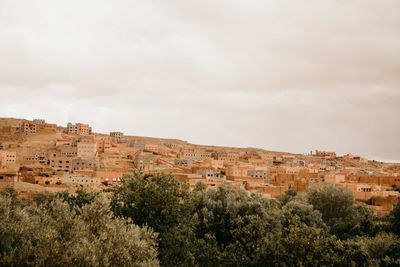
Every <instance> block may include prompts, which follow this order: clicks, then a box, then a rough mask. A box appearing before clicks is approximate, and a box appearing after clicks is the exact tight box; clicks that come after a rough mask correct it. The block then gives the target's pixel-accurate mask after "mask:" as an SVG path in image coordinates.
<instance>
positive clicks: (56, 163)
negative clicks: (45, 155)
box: [49, 157, 72, 172]
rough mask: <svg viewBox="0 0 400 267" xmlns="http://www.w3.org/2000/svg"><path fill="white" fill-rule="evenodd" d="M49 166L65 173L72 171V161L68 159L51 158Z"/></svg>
mask: <svg viewBox="0 0 400 267" xmlns="http://www.w3.org/2000/svg"><path fill="white" fill-rule="evenodd" d="M49 165H50V167H51V168H52V169H54V170H57V171H63V172H70V171H71V169H72V167H71V166H72V159H71V158H66V157H51V158H50V159H49Z"/></svg>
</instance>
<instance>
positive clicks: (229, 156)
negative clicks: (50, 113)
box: [0, 118, 400, 215]
mask: <svg viewBox="0 0 400 267" xmlns="http://www.w3.org/2000/svg"><path fill="white" fill-rule="evenodd" d="M132 170H141V171H142V172H144V173H145V174H150V175H151V174H153V173H158V172H161V173H168V174H169V173H170V174H172V175H173V176H174V177H175V179H177V180H179V181H181V182H185V183H187V184H188V186H189V190H192V189H193V188H194V187H195V185H196V184H197V183H198V182H203V183H204V184H205V185H206V186H207V188H215V187H216V186H218V185H219V184H221V183H226V184H229V185H231V186H232V188H234V189H245V190H247V191H248V192H259V193H261V194H262V195H264V196H265V197H268V198H276V197H278V196H280V195H283V194H284V193H285V192H286V191H288V190H296V191H305V190H306V189H307V188H308V187H309V186H310V185H311V184H313V183H323V182H325V183H333V184H336V185H337V186H343V187H345V188H347V189H349V190H351V191H352V192H353V193H354V196H355V199H356V201H357V202H358V203H359V204H361V205H365V206H368V207H370V208H371V209H373V210H374V211H375V212H376V213H377V214H379V215H384V214H388V213H389V212H390V210H391V209H392V208H393V205H394V204H395V203H397V199H398V197H399V191H400V164H395V163H383V162H377V161H371V160H368V159H366V158H364V157H362V156H359V155H352V154H347V155H342V156H339V155H336V153H335V152H326V151H319V150H316V151H315V152H312V153H310V154H307V155H304V154H291V153H283V152H274V151H266V150H263V149H258V148H233V147H229V148H228V147H217V146H202V145H194V144H190V143H188V142H186V141H181V140H175V139H161V138H150V137H137V136H127V135H125V134H124V133H122V132H118V131H115V132H110V133H109V134H101V133H95V132H93V131H92V128H91V127H90V126H89V125H88V124H83V123H75V124H73V123H68V124H67V125H64V126H60V125H57V124H53V123H47V122H46V121H45V120H43V119H35V120H33V121H29V120H25V119H13V118H1V119H0V187H5V186H8V185H10V184H12V185H13V186H14V187H15V188H16V189H17V190H19V191H20V195H21V196H22V197H25V198H32V197H33V196H34V195H35V194H39V193H51V192H56V191H62V190H66V189H67V190H70V191H74V190H76V189H79V188H85V189H87V190H91V191H100V190H103V189H106V188H107V187H108V186H111V185H118V183H120V182H121V179H122V177H123V175H124V173H127V172H129V171H132Z"/></svg>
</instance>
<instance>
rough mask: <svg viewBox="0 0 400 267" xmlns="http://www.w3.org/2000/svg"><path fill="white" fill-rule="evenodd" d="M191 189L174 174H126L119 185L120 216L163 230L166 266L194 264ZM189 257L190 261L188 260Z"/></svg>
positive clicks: (116, 200) (117, 205)
mask: <svg viewBox="0 0 400 267" xmlns="http://www.w3.org/2000/svg"><path fill="white" fill-rule="evenodd" d="M187 196H188V189H187V187H186V186H185V185H184V184H181V183H179V182H178V181H176V180H175V178H174V177H172V176H171V175H165V174H157V175H152V176H145V175H143V173H142V172H133V173H131V174H129V175H125V176H124V177H123V179H122V183H121V186H120V187H118V188H116V189H115V191H114V195H113V199H112V209H113V211H114V213H115V214H116V215H117V216H121V217H124V218H130V219H132V221H133V222H134V223H135V224H138V225H139V226H149V227H151V228H152V229H154V231H156V232H157V233H159V239H158V241H159V247H158V249H159V253H160V261H161V263H162V264H163V265H166V266H176V265H187V264H190V263H191V261H192V259H193V257H192V255H191V253H190V251H189V250H188V249H189V244H188V242H189V239H190V229H189V228H188V227H189V222H188V221H187V219H188V217H189V216H187V211H188V209H187V208H186V205H185V203H184V201H183V200H184V199H186V198H187ZM188 261H189V262H188Z"/></svg>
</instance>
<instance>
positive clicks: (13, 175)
mask: <svg viewBox="0 0 400 267" xmlns="http://www.w3.org/2000/svg"><path fill="white" fill-rule="evenodd" d="M20 176H21V174H20V173H19V172H12V171H3V170H0V183H1V182H4V183H14V182H19V181H20Z"/></svg>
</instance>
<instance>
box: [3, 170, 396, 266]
mask: <svg viewBox="0 0 400 267" xmlns="http://www.w3.org/2000/svg"><path fill="white" fill-rule="evenodd" d="M107 190H109V191H110V192H111V194H110V193H108V194H104V193H90V192H87V191H85V190H83V189H81V190H78V191H77V192H75V193H73V194H71V193H69V192H68V191H64V192H59V193H56V194H54V195H39V196H37V197H36V198H35V202H36V205H33V204H26V203H23V202H21V201H19V200H18V199H17V194H16V192H15V191H14V190H13V189H12V188H7V189H6V191H4V192H0V266H21V265H22V266H25V265H40V266H43V265H46V266H47V265H48V266H60V265H66V266H76V265H79V266H111V265H112V266H115V265H124V266H125V265H126V266H158V265H159V264H160V265H162V266H213V265H214V266H399V264H400V238H399V237H398V234H399V231H398V229H399V228H400V227H399V224H398V223H399V221H400V207H399V205H397V206H396V207H395V209H394V210H393V211H392V213H391V214H390V216H389V217H388V218H384V217H383V218H382V217H381V218H377V217H375V216H374V215H373V213H372V211H371V210H370V209H368V208H366V207H363V206H359V205H355V203H354V198H353V195H352V194H351V192H349V191H347V190H346V189H344V188H341V187H335V186H333V185H327V184H321V185H319V186H316V185H314V186H312V187H310V188H309V189H308V191H307V192H305V193H298V192H296V191H292V190H289V191H288V192H286V194H285V195H284V196H282V197H279V198H278V199H276V200H271V199H266V198H263V197H262V196H261V195H260V194H249V193H248V192H247V191H244V190H234V189H232V188H231V187H230V186H229V185H226V184H222V185H219V186H218V187H217V188H216V189H210V190H207V189H206V185H205V184H202V183H199V184H197V185H196V187H195V188H194V190H193V191H192V192H189V191H188V188H187V186H186V185H185V184H183V183H180V182H178V181H176V180H175V179H174V177H172V176H171V175H166V174H147V175H144V174H143V173H142V172H132V173H131V174H129V175H125V176H124V178H123V179H122V183H121V185H120V186H118V187H117V186H116V187H108V188H107ZM107 196H108V197H107ZM389 226H390V227H389ZM390 231H393V232H394V233H391V232H390Z"/></svg>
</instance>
